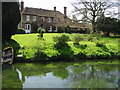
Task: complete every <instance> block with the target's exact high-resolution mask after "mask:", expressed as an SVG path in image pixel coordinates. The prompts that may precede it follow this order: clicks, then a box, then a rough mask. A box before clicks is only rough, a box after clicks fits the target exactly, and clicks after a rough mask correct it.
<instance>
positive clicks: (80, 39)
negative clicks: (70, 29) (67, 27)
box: [72, 34, 84, 45]
mask: <svg viewBox="0 0 120 90" xmlns="http://www.w3.org/2000/svg"><path fill="white" fill-rule="evenodd" d="M82 40H84V37H83V36H81V35H80V34H75V35H74V37H73V39H72V41H73V42H74V44H78V45H79V42H80V41H82Z"/></svg>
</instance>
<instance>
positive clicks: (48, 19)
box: [19, 1, 88, 33]
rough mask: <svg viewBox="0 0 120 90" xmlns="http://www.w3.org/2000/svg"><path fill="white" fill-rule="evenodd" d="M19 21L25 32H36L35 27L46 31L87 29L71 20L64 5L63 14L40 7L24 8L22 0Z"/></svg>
mask: <svg viewBox="0 0 120 90" xmlns="http://www.w3.org/2000/svg"><path fill="white" fill-rule="evenodd" d="M20 6H21V7H20V9H21V22H20V24H19V27H21V28H24V29H25V32H26V33H32V32H37V28H39V27H40V28H44V29H45V30H46V32H65V29H66V28H67V27H69V28H71V30H73V31H74V30H76V29H77V30H87V28H88V27H87V26H86V25H85V24H82V23H76V22H73V21H72V20H71V19H70V18H68V17H67V7H64V14H62V13H61V12H59V11H57V10H56V7H54V9H53V10H46V9H41V8H30V7H25V8H24V2H23V1H22V2H21V4H20Z"/></svg>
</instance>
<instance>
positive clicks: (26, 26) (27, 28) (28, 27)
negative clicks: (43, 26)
mask: <svg viewBox="0 0 120 90" xmlns="http://www.w3.org/2000/svg"><path fill="white" fill-rule="evenodd" d="M25 32H26V33H30V32H31V25H30V24H25Z"/></svg>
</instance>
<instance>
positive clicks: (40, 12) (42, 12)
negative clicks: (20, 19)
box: [22, 7, 64, 17]
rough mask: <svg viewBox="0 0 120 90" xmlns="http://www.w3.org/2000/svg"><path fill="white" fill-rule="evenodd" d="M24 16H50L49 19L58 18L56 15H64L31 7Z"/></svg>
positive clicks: (24, 12) (25, 11)
mask: <svg viewBox="0 0 120 90" xmlns="http://www.w3.org/2000/svg"><path fill="white" fill-rule="evenodd" d="M22 14H29V15H37V16H49V17H56V15H60V16H61V15H62V16H64V14H62V13H60V12H59V11H54V10H47V9H41V8H30V7H26V8H25V9H24V10H23V12H22Z"/></svg>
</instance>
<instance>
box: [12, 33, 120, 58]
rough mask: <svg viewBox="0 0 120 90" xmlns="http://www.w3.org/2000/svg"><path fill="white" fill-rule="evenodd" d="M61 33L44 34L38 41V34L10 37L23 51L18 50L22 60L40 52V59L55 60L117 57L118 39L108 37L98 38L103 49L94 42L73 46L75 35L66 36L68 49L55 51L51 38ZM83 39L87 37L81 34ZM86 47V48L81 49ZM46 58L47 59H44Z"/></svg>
mask: <svg viewBox="0 0 120 90" xmlns="http://www.w3.org/2000/svg"><path fill="white" fill-rule="evenodd" d="M60 34H61V33H45V34H44V37H43V38H44V40H38V34H37V33H34V34H16V35H14V36H12V39H14V40H15V41H17V42H18V43H19V44H20V46H21V47H24V49H20V50H19V54H23V56H24V59H34V58H35V57H36V54H37V55H38V52H40V53H41V52H42V54H40V57H41V59H43V60H44V59H47V60H49V59H55V58H60V59H63V60H64V58H68V59H74V58H73V57H74V56H75V58H77V59H94V58H95V59H97V58H99V59H100V58H113V57H118V56H119V54H118V38H110V37H100V41H104V42H106V43H105V48H104V47H97V46H96V43H95V42H94V41H92V42H91V41H88V40H82V41H80V45H74V44H73V42H74V41H72V38H73V37H74V36H76V34H66V35H68V36H69V37H70V38H71V40H70V41H69V42H67V43H68V45H69V46H70V48H61V50H60V49H59V50H58V49H56V48H55V47H54V44H55V42H54V41H53V37H55V36H58V35H60ZM81 36H83V37H87V36H88V35H87V34H86V35H85V34H81ZM85 45H87V47H86V48H81V47H83V46H85ZM44 57H47V58H44Z"/></svg>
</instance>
